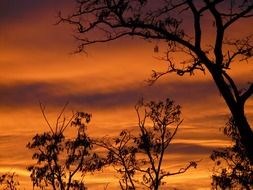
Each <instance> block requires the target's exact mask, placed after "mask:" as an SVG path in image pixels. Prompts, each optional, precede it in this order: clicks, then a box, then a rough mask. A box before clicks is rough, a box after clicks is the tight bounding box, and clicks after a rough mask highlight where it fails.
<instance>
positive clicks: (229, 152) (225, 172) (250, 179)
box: [211, 118, 253, 190]
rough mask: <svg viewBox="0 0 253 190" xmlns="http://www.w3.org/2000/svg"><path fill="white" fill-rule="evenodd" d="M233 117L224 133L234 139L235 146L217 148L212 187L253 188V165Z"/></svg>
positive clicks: (247, 189) (214, 157) (212, 157)
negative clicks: (241, 141)
mask: <svg viewBox="0 0 253 190" xmlns="http://www.w3.org/2000/svg"><path fill="white" fill-rule="evenodd" d="M235 125H236V123H235V122H234V120H233V118H231V119H230V120H229V122H228V123H227V126H226V127H225V128H224V134H225V135H226V136H228V137H230V138H231V139H232V141H233V146H231V147H227V148H223V149H220V150H215V151H214V152H213V153H212V155H211V159H212V160H213V161H215V167H214V170H213V176H212V180H213V182H212V189H217V190H218V189H222V190H223V189H224V190H225V189H241V190H243V189H246V190H250V189H253V166H252V165H251V164H250V161H249V159H248V158H247V156H246V152H245V148H244V147H243V146H242V144H241V143H240V137H239V133H238V130H237V128H236V127H235Z"/></svg>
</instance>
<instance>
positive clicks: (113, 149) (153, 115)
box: [98, 99, 197, 190]
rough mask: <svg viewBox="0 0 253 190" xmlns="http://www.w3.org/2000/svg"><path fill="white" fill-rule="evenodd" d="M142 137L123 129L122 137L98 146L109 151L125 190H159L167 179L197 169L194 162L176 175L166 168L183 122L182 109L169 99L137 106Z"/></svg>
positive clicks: (102, 142) (110, 158)
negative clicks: (181, 118)
mask: <svg viewBox="0 0 253 190" xmlns="http://www.w3.org/2000/svg"><path fill="white" fill-rule="evenodd" d="M135 108H136V111H137V115H138V127H139V130H138V135H133V134H132V133H131V132H130V131H128V130H123V131H122V132H121V133H120V135H119V137H116V138H114V139H113V140H112V141H111V140H110V139H107V140H106V139H104V140H102V141H100V142H98V144H99V145H100V146H102V147H104V148H106V149H107V150H108V157H107V159H108V161H109V162H110V163H111V164H112V165H113V166H114V168H115V169H116V171H117V172H118V173H119V174H121V178H120V181H119V183H120V187H121V189H124V190H131V189H138V188H140V187H143V186H144V187H145V188H147V189H152V190H158V189H159V187H160V186H162V185H164V178H166V177H168V176H172V175H177V174H181V173H184V172H186V171H187V170H188V169H189V168H191V167H196V166H197V164H196V162H190V163H189V164H188V165H187V166H186V167H184V168H181V169H180V170H178V171H176V172H170V171H167V169H165V167H164V159H165V154H166V151H167V149H168V147H169V145H170V144H171V141H172V139H173V138H174V136H175V134H176V132H177V129H178V127H179V125H180V124H181V122H182V120H180V113H181V111H180V106H178V105H174V103H173V101H171V100H169V99H167V100H166V101H165V102H161V101H160V102H154V101H151V102H149V103H143V102H140V103H139V104H137V105H136V107H135Z"/></svg>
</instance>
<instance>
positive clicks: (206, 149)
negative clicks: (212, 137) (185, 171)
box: [167, 143, 215, 155]
mask: <svg viewBox="0 0 253 190" xmlns="http://www.w3.org/2000/svg"><path fill="white" fill-rule="evenodd" d="M214 149H215V147H213V146H203V145H200V144H191V143H172V144H170V146H169V148H168V150H167V154H183V155H200V154H201V155H208V154H210V153H211V152H212V151H213V150H214Z"/></svg>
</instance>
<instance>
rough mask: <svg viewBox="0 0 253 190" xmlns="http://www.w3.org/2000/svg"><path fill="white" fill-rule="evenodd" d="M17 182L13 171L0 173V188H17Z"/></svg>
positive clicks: (6, 189)
mask: <svg viewBox="0 0 253 190" xmlns="http://www.w3.org/2000/svg"><path fill="white" fill-rule="evenodd" d="M18 186H19V182H18V179H17V175H16V174H15V173H5V174H2V175H0V189H2V190H18Z"/></svg>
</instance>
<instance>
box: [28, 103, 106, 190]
mask: <svg viewBox="0 0 253 190" xmlns="http://www.w3.org/2000/svg"><path fill="white" fill-rule="evenodd" d="M44 109H45V108H44V107H42V106H41V110H42V113H43V115H44V118H45V120H46V121H47V124H48V126H49V128H50V132H44V133H42V134H37V135H35V136H34V137H33V139H32V141H31V142H29V143H28V144H27V147H28V148H29V149H30V150H32V151H34V153H33V156H32V158H33V159H34V160H35V161H36V164H33V165H31V166H29V167H28V170H29V171H30V172H31V175H30V177H31V180H32V182H33V186H34V187H39V188H41V189H44V188H45V187H47V186H50V188H52V189H53V190H58V189H60V190H70V189H79V190H84V189H86V187H85V183H84V180H83V177H84V174H85V173H87V172H94V171H96V170H99V169H101V167H102V166H103V160H102V159H100V157H99V156H98V155H97V154H96V153H94V152H92V147H93V145H92V140H91V139H90V138H89V137H88V136H87V134H86V127H87V124H88V123H89V122H90V119H91V115H90V114H88V113H84V112H77V113H75V114H73V116H72V117H71V118H70V119H69V120H67V119H66V118H62V114H63V111H64V109H65V108H64V109H63V111H62V112H61V114H60V115H59V117H58V119H57V122H56V126H55V128H53V127H52V126H51V125H50V123H49V122H48V120H47V118H46V116H45V113H44ZM67 128H71V130H72V131H74V132H75V134H74V136H73V137H69V138H67V136H66V134H65V131H66V129H67ZM77 177H79V178H77ZM79 179H81V180H79Z"/></svg>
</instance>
